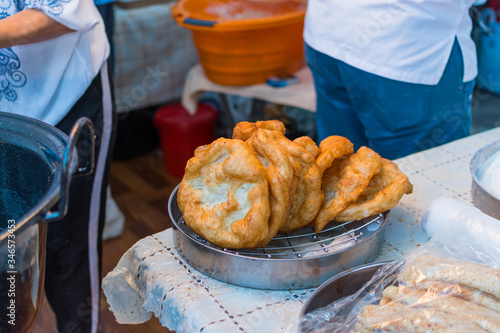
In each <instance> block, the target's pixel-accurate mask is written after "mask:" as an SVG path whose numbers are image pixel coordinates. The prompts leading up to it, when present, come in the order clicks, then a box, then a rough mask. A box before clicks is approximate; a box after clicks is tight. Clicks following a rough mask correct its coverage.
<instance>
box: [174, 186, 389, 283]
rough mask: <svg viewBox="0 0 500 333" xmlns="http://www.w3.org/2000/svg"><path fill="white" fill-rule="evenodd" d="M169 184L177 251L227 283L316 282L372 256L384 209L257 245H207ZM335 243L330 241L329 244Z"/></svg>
mask: <svg viewBox="0 0 500 333" xmlns="http://www.w3.org/2000/svg"><path fill="white" fill-rule="evenodd" d="M178 188H179V185H177V187H176V188H175V189H174V191H173V192H172V194H171V195H170V198H169V201H168V213H169V216H170V219H171V220H172V226H173V230H174V241H175V245H176V246H177V250H178V252H179V255H180V256H181V257H182V258H183V259H184V260H185V261H186V262H188V263H189V264H190V265H191V266H193V267H194V268H195V269H197V270H198V271H200V272H202V273H204V274H206V275H208V276H210V277H212V278H215V279H217V280H220V281H223V282H227V283H230V284H234V285H238V286H242V287H249V288H257V289H268V290H291V289H307V288H315V287H318V286H319V285H320V284H322V283H323V282H325V281H327V280H328V279H329V278H330V277H332V276H334V275H335V274H338V273H340V272H342V271H344V270H346V269H348V268H352V267H356V266H359V265H362V264H366V263H369V262H372V261H373V260H375V258H376V257H377V256H378V255H379V253H380V248H381V246H382V242H383V240H384V231H385V225H386V223H385V222H386V220H387V217H388V215H389V211H387V212H385V213H382V214H379V215H376V216H372V217H368V218H366V219H363V220H359V221H353V222H347V223H343V224H341V225H335V226H329V227H328V226H327V228H325V229H324V230H323V231H321V232H320V233H319V234H318V235H316V234H315V233H314V229H313V228H311V227H304V228H301V229H299V230H296V231H294V232H292V233H288V234H278V235H276V237H275V238H273V240H272V241H271V242H270V243H269V244H268V245H266V246H265V247H263V248H260V249H248V250H247V249H242V250H237V251H235V250H230V249H223V248H220V247H218V246H215V245H213V244H210V243H209V242H207V241H206V240H204V239H203V238H201V237H200V236H198V235H196V234H195V233H194V232H193V231H192V230H191V229H190V228H189V227H188V226H187V225H186V224H185V223H184V220H183V218H182V213H181V211H180V210H179V206H178V205H177V191H178ZM332 242H333V243H335V244H333V245H332V244H331V243H332Z"/></svg>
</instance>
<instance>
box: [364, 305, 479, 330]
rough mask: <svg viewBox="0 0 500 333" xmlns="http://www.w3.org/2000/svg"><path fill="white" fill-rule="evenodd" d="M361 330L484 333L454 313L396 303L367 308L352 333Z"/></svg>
mask: <svg viewBox="0 0 500 333" xmlns="http://www.w3.org/2000/svg"><path fill="white" fill-rule="evenodd" d="M361 329H365V330H374V331H375V332H411V333H431V332H439V333H455V332H468V333H472V332H488V331H487V330H484V329H483V328H481V326H480V325H477V324H476V323H472V322H470V321H468V320H467V319H465V318H463V317H462V316H461V315H460V314H458V313H456V314H455V313H451V312H445V311H441V310H438V309H429V308H420V307H408V306H406V305H404V304H400V303H398V302H390V303H387V304H385V305H373V304H370V305H367V306H366V307H365V308H364V309H363V312H361V314H360V315H359V321H358V322H357V323H356V332H358V331H361Z"/></svg>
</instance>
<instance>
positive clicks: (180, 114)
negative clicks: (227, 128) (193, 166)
mask: <svg viewBox="0 0 500 333" xmlns="http://www.w3.org/2000/svg"><path fill="white" fill-rule="evenodd" d="M218 116H219V113H218V111H217V110H216V109H215V108H213V107H212V106H211V105H209V104H204V103H200V104H198V108H197V110H196V113H195V114H194V115H190V114H189V113H188V112H187V111H186V109H184V107H183V106H182V105H181V104H180V103H173V104H169V105H166V106H164V107H161V108H160V109H158V111H157V112H156V114H155V117H154V125H155V126H156V128H158V132H159V134H160V143H161V147H162V150H163V160H164V163H165V171H166V172H167V174H169V175H171V176H174V177H177V178H182V177H183V176H184V170H185V167H186V163H187V161H188V160H189V159H190V158H191V157H193V156H194V151H195V149H196V148H198V147H199V146H202V145H206V144H209V143H211V142H212V141H214V140H215V123H216V121H217V118H218Z"/></svg>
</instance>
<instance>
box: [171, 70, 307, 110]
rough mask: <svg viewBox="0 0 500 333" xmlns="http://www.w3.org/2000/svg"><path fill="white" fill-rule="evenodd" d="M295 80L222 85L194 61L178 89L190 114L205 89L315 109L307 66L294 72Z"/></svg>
mask: <svg viewBox="0 0 500 333" xmlns="http://www.w3.org/2000/svg"><path fill="white" fill-rule="evenodd" d="M294 74H295V75H296V76H297V77H298V79H299V82H298V83H296V84H292V85H289V86H287V87H280V88H275V87H271V86H270V85H267V84H265V83H263V84H255V85H250V86H242V87H238V86H225V85H221V84H217V83H213V82H212V81H210V80H209V79H207V77H206V76H205V73H204V72H203V68H202V67H201V65H199V64H198V65H196V66H194V67H193V68H191V70H190V71H189V73H188V74H187V77H186V83H185V84H184V90H183V92H182V101H181V103H182V105H183V106H184V108H185V109H186V110H187V111H188V112H189V113H191V114H194V113H195V112H196V106H197V105H198V98H199V97H200V96H201V94H203V92H205V91H213V92H218V93H224V94H230V95H237V96H244V97H251V98H257V99H261V100H264V101H268V102H273V103H277V104H282V105H288V106H295V107H298V108H302V109H305V110H309V111H313V112H314V111H316V91H315V90H314V83H313V79H312V74H311V71H310V70H309V68H308V67H307V66H305V67H303V68H302V69H300V70H298V71H297V72H296V73H294Z"/></svg>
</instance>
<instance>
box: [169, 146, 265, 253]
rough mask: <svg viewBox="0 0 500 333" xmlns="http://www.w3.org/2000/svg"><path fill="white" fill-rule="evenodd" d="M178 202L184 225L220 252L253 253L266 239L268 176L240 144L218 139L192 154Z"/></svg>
mask: <svg viewBox="0 0 500 333" xmlns="http://www.w3.org/2000/svg"><path fill="white" fill-rule="evenodd" d="M177 202H178V204H179V208H180V210H181V211H182V212H183V214H184V221H185V222H186V224H187V225H188V226H189V227H190V228H191V229H192V230H193V231H194V232H195V233H196V234H198V235H200V236H202V237H203V238H205V239H206V240H208V241H209V242H211V243H213V244H215V245H218V246H220V247H226V248H252V247H255V246H256V245H257V244H259V243H261V242H262V240H263V239H264V238H265V237H266V236H267V234H268V222H269V216H270V207H269V185H268V181H267V177H266V171H265V169H264V167H263V166H262V164H261V163H260V161H259V159H258V158H257V157H256V156H255V154H254V152H253V151H252V149H250V147H249V146H248V145H247V144H246V143H244V142H243V141H240V140H232V139H225V138H220V139H217V140H215V141H214V142H212V143H211V144H210V145H207V146H201V147H199V148H198V149H196V151H195V153H194V157H192V158H191V159H190V160H189V161H188V162H187V165H186V171H185V174H184V177H183V178H182V181H181V184H180V186H179V191H178V194H177Z"/></svg>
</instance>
